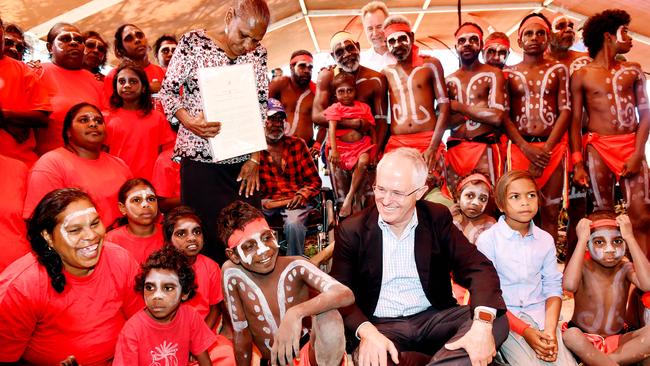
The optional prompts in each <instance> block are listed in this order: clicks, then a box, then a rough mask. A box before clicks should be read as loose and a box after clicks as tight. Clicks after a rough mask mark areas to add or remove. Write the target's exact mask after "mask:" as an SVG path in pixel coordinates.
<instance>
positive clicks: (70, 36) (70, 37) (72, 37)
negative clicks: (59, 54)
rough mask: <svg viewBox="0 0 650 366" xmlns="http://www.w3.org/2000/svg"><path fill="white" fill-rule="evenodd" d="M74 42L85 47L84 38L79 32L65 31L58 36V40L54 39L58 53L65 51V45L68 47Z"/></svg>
mask: <svg viewBox="0 0 650 366" xmlns="http://www.w3.org/2000/svg"><path fill="white" fill-rule="evenodd" d="M72 41H75V42H76V43H78V44H81V45H83V36H82V35H81V34H80V33H78V32H66V31H63V32H61V33H59V34H57V35H56V38H54V47H56V49H57V50H58V51H63V50H64V45H67V44H69V43H70V42H72Z"/></svg>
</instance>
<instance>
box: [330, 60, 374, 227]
mask: <svg viewBox="0 0 650 366" xmlns="http://www.w3.org/2000/svg"><path fill="white" fill-rule="evenodd" d="M332 85H333V86H334V90H335V92H336V99H337V100H338V102H337V103H334V104H332V105H331V106H329V107H328V108H327V109H326V110H325V111H324V112H323V113H324V114H325V118H327V120H328V121H329V131H328V133H329V135H328V136H329V137H328V145H329V149H330V151H329V155H328V159H329V162H330V169H331V168H334V169H337V168H341V169H343V170H347V171H350V170H353V169H354V171H353V172H352V182H351V183H350V190H349V191H348V194H347V196H346V197H345V199H344V201H343V205H342V206H341V210H340V212H339V213H340V215H341V216H343V217H345V216H349V215H350V214H351V213H352V204H353V198H354V195H355V194H356V192H357V190H358V189H359V188H360V185H361V182H363V178H364V175H365V172H366V169H367V167H368V164H369V163H371V162H375V161H376V160H377V151H376V150H377V149H376V148H375V143H376V137H375V129H374V126H375V118H374V117H373V116H372V113H371V112H370V106H368V105H367V104H365V103H362V102H359V101H356V100H354V98H356V94H357V91H356V82H355V78H354V76H352V75H351V74H348V73H345V72H341V73H339V74H338V75H336V76H335V77H334V80H333V81H332ZM342 119H361V120H363V121H367V122H368V123H369V124H370V128H365V127H363V126H364V124H361V126H360V128H359V130H352V129H341V130H337V129H336V123H337V121H340V120H342Z"/></svg>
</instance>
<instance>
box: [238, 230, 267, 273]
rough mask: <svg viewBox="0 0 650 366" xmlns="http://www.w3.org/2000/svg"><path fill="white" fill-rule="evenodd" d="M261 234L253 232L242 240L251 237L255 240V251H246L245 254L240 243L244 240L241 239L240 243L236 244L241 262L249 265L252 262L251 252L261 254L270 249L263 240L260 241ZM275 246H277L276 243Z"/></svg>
mask: <svg viewBox="0 0 650 366" xmlns="http://www.w3.org/2000/svg"><path fill="white" fill-rule="evenodd" d="M262 234H263V233H255V234H253V236H251V237H250V238H247V239H246V240H244V241H249V240H251V239H253V240H255V243H256V246H257V251H256V252H253V251H251V252H249V253H248V255H246V254H245V253H244V250H243V249H242V244H243V243H244V241H242V242H241V243H239V244H238V245H237V253H239V258H241V260H242V262H244V263H246V264H248V265H250V264H251V263H252V262H253V254H257V255H262V254H264V253H266V252H267V251H269V250H271V248H269V247H268V246H267V245H266V244H264V241H262ZM274 244H275V242H274ZM276 247H277V244H276Z"/></svg>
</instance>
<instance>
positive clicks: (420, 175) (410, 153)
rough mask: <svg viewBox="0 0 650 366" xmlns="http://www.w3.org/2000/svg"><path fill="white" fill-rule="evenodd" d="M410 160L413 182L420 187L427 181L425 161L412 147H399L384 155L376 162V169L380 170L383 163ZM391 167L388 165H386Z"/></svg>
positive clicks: (401, 162) (399, 162) (390, 163)
mask: <svg viewBox="0 0 650 366" xmlns="http://www.w3.org/2000/svg"><path fill="white" fill-rule="evenodd" d="M407 161H408V162H410V163H411V166H412V167H413V184H415V185H416V187H422V186H424V185H425V184H426V183H427V174H428V170H429V169H428V168H427V163H426V162H425V161H424V158H423V157H422V154H421V153H420V152H419V151H418V150H417V149H414V148H412V147H400V148H399V149H396V150H393V151H391V152H389V153H387V154H385V155H384V157H383V158H382V159H381V160H380V161H379V163H378V164H377V171H379V170H381V169H382V168H383V167H384V166H385V165H387V164H388V165H393V164H400V165H402V164H404V163H405V162H407ZM386 168H387V169H391V168H390V167H386Z"/></svg>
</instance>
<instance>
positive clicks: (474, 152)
mask: <svg viewBox="0 0 650 366" xmlns="http://www.w3.org/2000/svg"><path fill="white" fill-rule="evenodd" d="M487 147H488V144H486V143H483V142H474V141H462V142H461V143H459V144H458V145H456V146H454V147H451V148H448V149H447V153H446V154H445V163H446V165H447V166H449V165H451V168H452V169H453V170H454V172H456V175H458V176H459V177H463V176H466V175H468V174H470V173H471V172H472V170H474V169H475V168H476V166H477V165H478V162H479V160H481V157H482V156H483V154H484V153H485V149H486V148H487ZM490 148H491V149H492V163H493V164H494V167H495V168H496V169H495V171H494V174H495V175H496V176H497V177H500V176H501V169H502V167H501V149H500V146H499V145H497V144H491V145H490Z"/></svg>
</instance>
